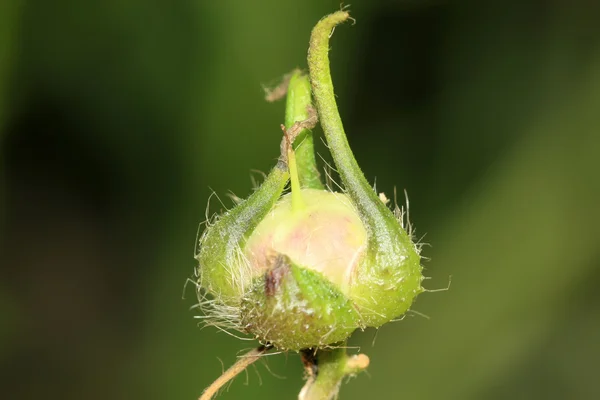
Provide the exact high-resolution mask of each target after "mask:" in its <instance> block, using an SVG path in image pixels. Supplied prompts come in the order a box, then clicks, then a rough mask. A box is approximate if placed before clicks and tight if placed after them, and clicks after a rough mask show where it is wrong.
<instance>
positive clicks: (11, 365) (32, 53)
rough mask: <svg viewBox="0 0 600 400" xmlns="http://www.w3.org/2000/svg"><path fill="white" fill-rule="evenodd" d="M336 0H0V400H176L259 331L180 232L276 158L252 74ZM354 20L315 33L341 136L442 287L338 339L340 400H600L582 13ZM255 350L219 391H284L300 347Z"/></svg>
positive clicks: (396, 5) (359, 5) (270, 113)
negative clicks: (408, 310)
mask: <svg viewBox="0 0 600 400" xmlns="http://www.w3.org/2000/svg"><path fill="white" fill-rule="evenodd" d="M338 8H339V2H337V1H330V0H311V1H281V0H279V1H276V0H261V1H241V0H240V1H233V0H229V1H226V0H223V1H205V0H177V1H162V2H161V1H151V0H143V1H142V0H130V1H121V0H107V1H102V2H100V1H81V0H55V1H47V0H27V1H26V0H2V1H0V165H1V167H0V168H1V169H0V175H1V178H0V214H1V220H0V265H1V269H0V274H1V275H0V278H1V279H0V384H1V386H2V388H1V390H0V393H2V395H1V397H2V398H6V399H61V400H70V399H90V400H95V399H98V400H100V399H102V400H106V399H181V400H193V399H196V398H197V396H198V395H199V394H200V393H201V391H202V389H203V388H204V387H205V386H206V385H207V384H209V383H210V382H211V380H213V379H214V378H216V377H217V376H218V375H219V373H220V372H221V363H220V362H219V359H221V360H222V362H223V363H224V364H225V366H228V365H230V364H231V363H232V362H233V361H234V360H235V357H236V353H237V352H238V351H240V350H243V349H248V348H250V347H252V346H254V345H255V344H254V343H253V342H242V341H239V340H237V339H235V338H232V337H230V336H227V335H225V334H223V333H218V332H217V331H216V330H215V329H212V328H207V329H204V330H201V329H200V327H198V326H197V320H194V318H193V317H194V315H195V312H194V311H190V307H191V306H192V305H193V304H194V291H193V289H192V287H191V286H189V287H188V288H187V290H186V291H185V298H184V299H182V295H183V292H184V290H183V288H184V283H185V281H186V278H188V277H191V276H192V273H193V268H194V266H195V263H194V259H193V253H194V241H195V238H196V231H197V227H198V223H199V222H201V221H202V220H204V218H205V207H206V201H207V198H208V197H209V194H210V192H211V188H212V189H214V190H215V191H216V192H217V193H218V194H219V196H220V197H221V199H223V202H224V203H225V204H230V203H229V200H228V199H227V195H226V194H227V192H228V191H230V190H231V191H233V192H234V193H235V194H237V195H238V196H246V195H247V194H248V193H249V192H250V190H251V180H250V174H251V173H250V170H261V171H267V170H268V169H269V168H270V166H272V165H273V163H274V160H275V158H276V156H277V154H278V146H279V139H280V136H281V132H280V130H279V124H280V123H281V122H283V109H284V105H283V103H276V104H268V103H266V102H264V101H263V100H262V91H261V84H262V83H269V82H270V81H272V80H273V79H276V78H278V77H279V76H281V75H282V74H283V73H285V72H287V71H289V70H291V69H292V68H294V67H296V66H300V67H304V65H305V60H304V58H305V55H306V49H307V43H308V37H309V33H310V30H311V27H312V26H313V24H314V23H315V22H316V21H317V20H318V19H319V18H320V17H321V16H322V15H324V14H326V13H328V12H330V11H334V10H336V9H338ZM352 12H353V16H354V17H355V18H356V19H357V23H356V25H354V26H350V25H346V26H341V27H339V28H338V29H337V30H336V33H335V36H334V37H333V40H332V69H333V78H334V83H335V85H336V92H337V95H338V99H339V105H340V110H341V114H342V117H343V118H344V121H345V125H346V130H347V132H348V135H349V140H350V143H351V145H352V146H353V148H354V149H355V153H356V156H357V158H358V160H359V162H360V164H361V166H362V167H363V170H364V171H365V173H366V175H367V177H368V178H369V179H371V180H373V181H374V180H375V178H376V179H377V189H378V190H380V191H385V192H386V193H388V195H391V193H393V188H394V187H397V188H398V189H399V191H398V192H399V193H402V190H403V189H406V190H407V192H408V194H409V196H410V205H411V207H410V213H411V214H410V215H411V220H412V222H413V223H414V224H415V226H416V228H417V235H424V234H426V236H425V238H424V241H425V242H428V243H430V244H431V245H432V246H431V247H426V248H425V250H424V255H425V256H426V257H429V258H430V259H431V260H430V261H426V263H425V267H426V275H428V276H430V277H431V278H432V279H431V280H429V281H427V287H428V288H431V289H436V288H444V287H446V286H447V284H448V280H449V276H452V285H451V288H450V290H449V291H446V292H437V293H425V294H423V295H422V296H420V297H419V299H418V301H417V302H416V304H415V305H414V310H415V311H417V312H418V313H419V314H417V313H415V314H409V315H408V317H407V318H405V319H404V320H403V321H401V322H396V323H393V324H390V325H388V326H384V327H383V328H382V329H380V330H379V332H378V333H377V335H375V332H374V331H370V330H369V331H366V332H364V333H358V334H356V335H355V336H354V337H353V338H352V341H351V342H352V344H353V345H356V346H360V347H361V351H362V352H365V353H367V354H368V355H369V356H370V357H371V361H372V364H371V367H370V368H369V373H368V374H363V375H361V376H359V377H358V378H357V379H355V380H352V381H351V382H350V383H349V384H347V385H345V386H344V388H343V389H342V392H341V399H343V400H351V399H431V400H433V399H460V400H463V399H492V400H494V399H538V398H539V399H541V398H544V399H593V398H600V385H599V384H598V376H597V375H598V373H597V371H598V360H599V359H600V339H599V338H600V295H599V293H600V291H599V290H598V284H599V283H600V247H599V245H600V209H599V208H600V179H599V177H598V175H599V172H600V25H598V16H599V15H600V7H599V4H598V3H597V2H593V1H585V0H576V1H570V2H567V1H550V0H545V1H544V0H542V1H535V2H533V1H531V2H523V1H517V0H505V1H501V2H500V1H497V2H496V1H489V2H482V1H474V0H473V1H467V0H465V1H459V0H456V1H451V0H447V1H437V0H433V1H431V0H422V1H412V0H405V1H392V0H387V1H386V0H378V1H375V0H370V1H362V0H357V1H355V2H354V3H353V4H352ZM325 150H326V149H325V147H324V146H322V145H321V146H320V148H319V151H320V152H321V153H322V154H326V151H325ZM402 198H403V196H399V199H400V200H402ZM220 208H221V206H220V205H219V204H218V202H217V201H213V202H212V203H211V212H216V211H219V209H220ZM421 313H422V314H425V315H427V316H429V317H430V319H427V318H424V317H422V316H420V314H421ZM375 336H377V337H376V340H374V339H375ZM373 342H375V345H374V347H373V346H372V343H373ZM266 364H267V365H266V366H265V365H262V364H259V365H258V374H259V375H260V378H259V377H258V376H257V374H256V373H255V371H254V370H252V369H251V370H250V371H249V375H248V379H247V381H248V384H247V385H244V383H245V381H246V377H245V376H243V375H242V377H240V378H239V379H238V380H237V381H235V382H234V383H233V385H232V386H231V388H230V390H229V392H228V393H226V394H224V395H223V396H222V397H221V398H223V399H246V398H247V399H263V398H264V399H293V398H295V396H296V395H297V393H298V391H299V389H300V387H301V385H302V381H301V375H302V368H301V365H300V362H299V358H298V356H297V355H295V354H289V355H283V354H280V355H273V356H270V357H268V358H267V359H266ZM267 366H268V369H267ZM269 370H270V371H271V372H269ZM279 376H282V377H284V379H280V377H279ZM261 382H262V385H261V384H260V383H261Z"/></svg>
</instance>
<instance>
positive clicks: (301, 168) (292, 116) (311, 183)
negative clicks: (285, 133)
mask: <svg viewBox="0 0 600 400" xmlns="http://www.w3.org/2000/svg"><path fill="white" fill-rule="evenodd" d="M309 107H312V95H311V87H310V80H309V79H308V75H306V74H304V73H303V72H302V71H300V70H295V71H293V72H292V76H291V77H290V82H289V84H288V93H287V100H286V106H285V127H286V128H287V129H290V128H291V127H292V125H294V123H295V122H301V121H304V120H306V119H308V118H309V116H310V115H309V112H308V108H309ZM294 151H295V153H296V161H297V163H298V178H299V180H300V187H302V188H310V189H325V186H323V183H322V182H321V175H320V173H319V170H318V168H317V162H316V160H315V146H314V138H313V133H312V130H310V129H303V130H302V131H301V132H300V133H299V134H298V136H297V137H296V139H295V140H294Z"/></svg>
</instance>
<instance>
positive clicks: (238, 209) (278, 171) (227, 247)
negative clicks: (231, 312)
mask: <svg viewBox="0 0 600 400" xmlns="http://www.w3.org/2000/svg"><path fill="white" fill-rule="evenodd" d="M288 179H289V172H288V169H287V165H286V164H285V163H284V162H283V161H279V162H278V164H277V165H276V166H275V167H274V168H273V169H272V170H271V172H270V173H269V175H267V178H266V179H265V181H264V182H263V183H262V185H260V186H259V187H258V188H257V189H256V191H255V192H254V193H252V194H251V195H250V197H248V199H246V200H243V201H242V202H241V203H239V204H237V205H236V206H235V207H234V208H232V209H231V210H228V211H227V212H225V213H224V214H222V215H220V216H219V217H218V218H217V220H216V221H215V222H213V223H211V224H210V225H209V226H208V227H207V228H206V230H205V231H204V234H203V235H202V237H201V238H200V245H199V247H200V250H199V252H198V254H197V255H196V259H197V260H198V263H199V266H198V283H199V285H200V286H201V287H202V288H203V289H204V290H206V291H207V292H208V293H210V294H212V295H213V296H215V298H216V299H217V300H218V301H220V302H222V303H223V304H228V305H235V304H239V301H240V298H241V297H242V295H243V293H244V291H245V289H246V288H247V287H248V286H249V285H250V284H251V282H252V279H253V278H254V276H255V274H257V273H260V272H259V271H254V270H253V269H252V267H251V266H250V265H247V263H246V262H245V257H244V255H243V248H244V245H245V242H246V239H247V238H248V236H249V235H250V234H251V233H252V232H253V230H254V228H256V226H257V225H258V224H259V223H260V221H262V219H263V218H264V217H265V216H266V215H267V213H268V212H269V211H270V210H271V209H272V208H273V205H274V204H275V202H276V201H277V200H278V199H279V197H280V196H281V193H282V192H283V189H284V187H285V185H286V183H287V181H288Z"/></svg>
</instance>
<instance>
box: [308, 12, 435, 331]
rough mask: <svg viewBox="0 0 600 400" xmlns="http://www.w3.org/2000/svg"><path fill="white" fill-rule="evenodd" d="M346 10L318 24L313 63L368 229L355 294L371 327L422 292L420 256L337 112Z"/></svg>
mask: <svg viewBox="0 0 600 400" xmlns="http://www.w3.org/2000/svg"><path fill="white" fill-rule="evenodd" d="M349 18H350V15H349V14H348V12H347V11H338V12H336V13H333V14H330V15H328V16H326V17H325V18H323V19H321V20H320V21H319V22H318V23H317V25H316V26H315V27H314V29H313V31H312V34H311V38H310V47H309V51H308V67H309V71H310V79H311V84H312V88H313V95H314V97H315V103H316V105H317V109H318V112H319V118H320V122H321V126H322V127H323V133H324V135H325V139H326V140H327V144H328V146H329V150H330V151H331V155H332V157H333V160H334V163H335V165H336V167H337V171H338V172H339V175H340V178H341V180H342V183H343V184H344V189H345V191H346V194H347V195H348V196H349V197H350V199H351V200H352V202H353V203H354V205H355V206H356V209H357V210H358V213H359V215H360V218H361V220H362V222H363V224H364V226H365V228H366V229H367V234H368V248H367V257H365V259H364V260H363V264H362V265H361V266H360V268H358V276H357V281H356V282H355V283H354V284H353V285H352V287H351V291H350V297H351V298H352V300H353V301H354V302H355V304H356V305H357V307H358V308H359V310H360V312H361V315H362V316H363V318H364V321H365V322H366V324H367V325H368V326H375V327H377V326H380V325H383V324H384V323H386V322H388V321H390V320H392V319H394V318H396V317H398V316H400V315H401V314H402V313H404V312H405V311H406V310H407V309H408V308H409V307H410V305H411V304H412V301H413V300H414V298H415V296H416V295H417V294H418V293H420V292H422V291H423V289H422V288H421V280H422V279H423V278H422V275H421V270H422V268H421V265H420V256H419V252H418V250H417V248H416V246H415V245H414V244H413V242H412V238H411V237H410V236H409V235H408V234H407V233H406V231H405V230H404V229H403V228H402V226H401V224H400V222H399V221H398V220H397V218H396V216H395V215H394V214H393V213H392V211H391V210H390V209H389V208H388V207H387V206H386V205H385V204H384V203H383V202H382V201H381V200H380V199H379V197H378V196H377V194H376V193H375V191H374V190H373V188H372V187H371V185H370V184H369V182H368V181H367V180H366V178H365V176H364V175H363V173H362V171H361V169H360V167H359V165H358V163H357V162H356V159H355V158H354V154H353V153H352V150H351V149H350V145H349V144H348V140H347V138H346V133H345V132H344V127H343V124H342V120H341V117H340V114H339V112H338V108H337V104H336V100H335V95H334V90H333V83H332V80H331V74H330V68H329V54H328V53H329V39H330V37H331V32H332V31H333V28H334V27H335V26H336V25H338V24H340V23H342V22H344V21H346V20H348V19H349Z"/></svg>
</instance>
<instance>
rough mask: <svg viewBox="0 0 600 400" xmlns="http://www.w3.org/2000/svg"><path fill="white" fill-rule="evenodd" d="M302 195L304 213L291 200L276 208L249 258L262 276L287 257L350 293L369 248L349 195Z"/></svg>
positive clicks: (252, 242) (256, 237) (248, 250)
mask: <svg viewBox="0 0 600 400" xmlns="http://www.w3.org/2000/svg"><path fill="white" fill-rule="evenodd" d="M301 193H302V197H303V200H304V206H303V207H301V208H300V209H297V210H292V206H291V197H290V196H289V195H287V196H284V197H283V198H282V199H281V200H280V201H279V202H278V203H277V204H276V205H275V207H274V209H273V210H272V212H270V213H269V215H268V216H267V217H266V218H265V219H264V220H263V221H262V222H261V223H260V224H259V225H258V226H257V227H256V229H255V231H254V232H253V234H252V235H251V236H250V238H249V239H248V242H247V244H246V247H245V252H246V256H247V257H248V260H249V261H250V264H251V265H252V266H253V267H254V268H255V270H256V272H257V274H258V273H262V272H264V271H265V270H267V269H269V268H270V265H271V264H272V262H270V261H272V260H273V257H275V256H276V255H277V254H285V255H287V256H288V257H289V258H290V260H291V261H292V262H294V263H295V264H296V265H299V266H302V267H305V268H310V269H313V270H316V271H319V272H321V273H322V274H323V275H325V276H326V277H327V278H328V279H329V280H330V281H331V282H333V283H334V284H336V285H337V286H338V287H339V288H340V289H341V290H342V291H346V289H348V286H349V285H350V283H351V281H352V277H353V275H354V271H355V269H356V267H357V266H358V264H359V262H360V260H361V257H362V255H363V253H364V250H365V248H366V242H367V234H366V231H365V228H364V226H363V224H362V222H361V220H360V218H359V216H358V214H357V212H356V210H355V208H354V207H353V206H352V203H351V202H350V200H349V198H348V197H347V196H346V195H344V194H341V193H331V192H326V191H321V190H314V189H304V190H302V192H301Z"/></svg>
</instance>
